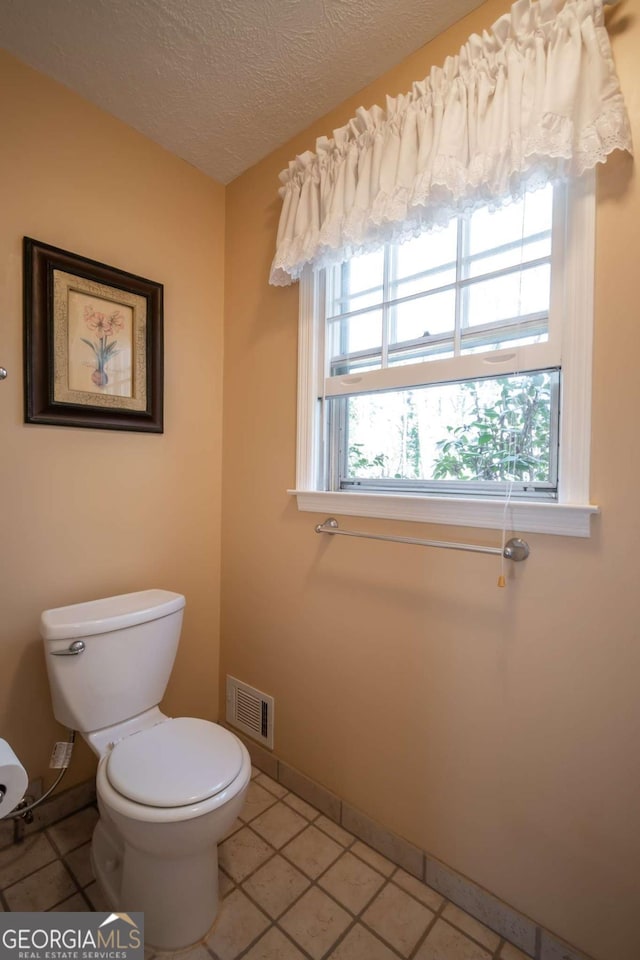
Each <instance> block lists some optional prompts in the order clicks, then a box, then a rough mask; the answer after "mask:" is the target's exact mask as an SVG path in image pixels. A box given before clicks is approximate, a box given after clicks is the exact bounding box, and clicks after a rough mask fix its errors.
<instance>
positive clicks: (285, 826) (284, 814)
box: [251, 803, 308, 850]
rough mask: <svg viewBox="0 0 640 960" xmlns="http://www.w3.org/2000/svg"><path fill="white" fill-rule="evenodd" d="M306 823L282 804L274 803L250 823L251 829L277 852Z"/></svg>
mask: <svg viewBox="0 0 640 960" xmlns="http://www.w3.org/2000/svg"><path fill="white" fill-rule="evenodd" d="M307 823H308V821H307V820H305V818H304V817H301V816H300V814H299V813H296V812H295V810H292V809H291V807H288V806H287V805H286V804H284V803H276V805H275V806H273V807H269V809H268V810H266V811H265V812H264V813H261V814H260V816H259V817H256V819H255V820H252V821H251V829H252V830H255V831H256V833H259V834H260V836H261V837H263V838H264V839H265V840H266V841H267V843H270V844H271V846H272V847H275V848H276V849H277V850H279V849H280V847H284V845H285V843H288V842H289V840H292V839H293V838H294V837H295V836H296V834H298V833H300V832H301V831H302V830H304V828H305V827H306V826H307Z"/></svg>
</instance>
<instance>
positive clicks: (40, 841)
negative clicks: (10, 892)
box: [0, 833, 58, 890]
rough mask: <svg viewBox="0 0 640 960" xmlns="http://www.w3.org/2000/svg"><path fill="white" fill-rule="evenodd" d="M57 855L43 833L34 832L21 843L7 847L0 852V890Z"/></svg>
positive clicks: (49, 861)
mask: <svg viewBox="0 0 640 960" xmlns="http://www.w3.org/2000/svg"><path fill="white" fill-rule="evenodd" d="M57 856H58V854H57V853H56V851H55V850H54V849H53V847H52V846H51V844H50V843H49V840H48V839H47V837H46V836H45V835H44V833H36V834H34V835H33V836H32V837H27V839H26V840H24V841H23V843H16V844H14V845H13V846H11V847H7V848H6V849H5V850H3V851H2V852H1V853H0V890H3V889H4V888H5V887H9V886H11V884H12V883H17V882H18V880H22V878H23V877H26V876H28V875H29V874H30V873H33V872H34V871H35V870H39V869H40V867H44V866H45V864H47V863H51V861H52V860H55V859H56V858H57Z"/></svg>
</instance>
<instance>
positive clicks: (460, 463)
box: [332, 370, 559, 485]
mask: <svg viewBox="0 0 640 960" xmlns="http://www.w3.org/2000/svg"><path fill="white" fill-rule="evenodd" d="M558 379H559V374H558V372H557V371H555V370H547V371H542V372H536V373H528V374H521V375H518V376H508V377H493V378H488V379H483V380H469V381H462V382H458V383H447V384H435V385H431V386H426V387H419V388H413V389H409V390H394V391H389V392H386V393H375V394H364V395H359V396H353V397H347V398H340V399H337V400H334V401H332V402H333V403H336V402H337V403H344V404H345V405H346V410H345V414H346V416H345V419H346V425H347V428H346V430H345V431H344V433H345V435H346V440H345V445H344V449H343V450H342V451H341V462H342V465H343V466H342V471H341V478H340V479H341V481H343V482H344V481H345V480H346V481H352V482H353V481H357V480H367V479H368V480H372V479H375V480H380V481H385V480H386V481H388V482H389V483H390V484H391V485H392V484H393V481H394V480H401V481H402V480H404V481H408V480H414V481H417V482H420V481H422V482H429V481H447V480H449V481H458V480H471V481H485V482H496V483H504V482H508V481H517V482H520V483H545V484H551V485H555V482H556V478H555V475H554V470H555V467H554V463H555V457H554V454H553V447H554V444H555V437H556V429H557V408H558V405H557V399H556V398H557V388H558Z"/></svg>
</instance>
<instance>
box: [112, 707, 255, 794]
mask: <svg viewBox="0 0 640 960" xmlns="http://www.w3.org/2000/svg"><path fill="white" fill-rule="evenodd" d="M241 766H242V751H241V749H240V744H239V742H238V740H237V739H236V738H235V737H234V736H233V734H231V733H229V731H228V730H225V729H224V728H223V727H220V726H218V725H217V724H215V723H209V722H208V721H207V720H196V719H194V718H191V717H179V718H177V719H174V720H165V721H164V722H163V723H159V724H157V725H156V726H155V727H150V728H149V729H148V730H142V731H140V733H134V734H132V735H131V736H129V737H126V738H125V739H124V740H120V741H119V742H118V743H117V744H116V745H115V747H114V748H113V750H112V751H111V754H110V756H109V760H108V762H107V769H106V773H107V778H108V780H109V783H110V784H111V786H112V787H113V788H114V789H115V790H117V791H118V793H120V794H122V796H124V797H128V798H129V800H134V801H135V802H136V803H144V804H146V805H147V806H150V807H183V806H186V805H187V804H190V803H198V802H199V801H200V800H206V799H207V798H208V797H212V796H214V794H216V793H219V792H220V791H221V790H224V788H225V787H227V786H228V785H229V784H230V783H231V781H232V780H235V778H236V777H237V776H238V774H239V773H240V768H241Z"/></svg>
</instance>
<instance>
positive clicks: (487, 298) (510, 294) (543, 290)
mask: <svg viewBox="0 0 640 960" xmlns="http://www.w3.org/2000/svg"><path fill="white" fill-rule="evenodd" d="M550 283H551V266H550V264H548V263H545V264H542V265H541V266H538V267H529V268H528V269H524V270H518V271H516V272H515V273H508V274H506V275H504V276H501V277H493V278H492V279H491V280H478V281H476V282H474V283H471V284H469V286H468V287H466V288H465V291H464V300H463V304H464V313H463V315H464V317H465V321H466V322H465V323H464V324H463V326H469V327H471V326H477V325H479V324H482V325H484V324H488V323H495V322H496V321H500V320H511V319H513V318H515V317H520V316H526V315H527V314H530V313H544V314H546V313H547V312H548V310H549V285H550Z"/></svg>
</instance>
